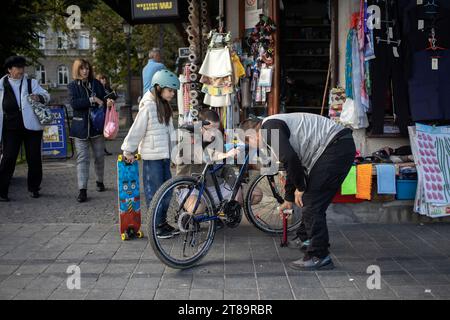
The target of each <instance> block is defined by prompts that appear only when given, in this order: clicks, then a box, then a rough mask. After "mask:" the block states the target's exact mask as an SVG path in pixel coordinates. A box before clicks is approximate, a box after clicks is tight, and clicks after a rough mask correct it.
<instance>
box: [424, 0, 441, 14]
mask: <svg viewBox="0 0 450 320" xmlns="http://www.w3.org/2000/svg"><path fill="white" fill-rule="evenodd" d="M424 7H425V8H427V9H428V10H430V11H425V13H426V14H436V13H438V8H439V5H438V4H436V0H431V1H430V0H428V2H427V3H426V4H424Z"/></svg>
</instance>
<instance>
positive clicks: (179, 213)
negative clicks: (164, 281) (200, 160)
mask: <svg viewBox="0 0 450 320" xmlns="http://www.w3.org/2000/svg"><path fill="white" fill-rule="evenodd" d="M199 194H201V201H202V203H203V212H199V213H197V214H189V213H187V212H186V211H185V210H184V206H185V204H186V200H187V199H188V198H189V197H191V196H193V195H197V197H198V195H199ZM163 212H167V223H169V224H170V225H171V226H172V227H176V228H178V229H179V230H180V234H179V235H177V236H174V237H173V238H170V239H161V238H159V237H158V235H157V225H156V221H157V217H158V215H160V214H162V213H163ZM147 221H148V223H149V225H148V234H149V239H150V243H151V246H152V248H153V250H154V252H155V253H156V255H157V256H158V258H159V259H160V260H161V261H162V262H163V263H165V264H166V265H168V266H169V267H171V268H175V269H187V268H190V267H192V266H194V265H195V264H196V263H198V262H199V261H200V260H201V259H202V258H203V257H204V256H205V255H206V254H207V252H208V251H209V249H210V247H211V245H212V243H213V241H214V235H215V228H216V220H215V217H214V212H213V206H212V201H211V197H210V195H209V193H208V191H207V190H206V189H204V190H203V191H202V190H200V188H199V186H197V180H196V179H194V178H192V177H176V178H173V179H170V180H168V181H166V182H165V183H164V184H163V185H162V186H161V188H160V189H159V190H158V191H157V192H156V194H155V196H154V197H153V199H152V202H151V204H150V209H149V211H148V220H147Z"/></svg>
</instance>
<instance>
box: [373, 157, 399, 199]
mask: <svg viewBox="0 0 450 320" xmlns="http://www.w3.org/2000/svg"><path fill="white" fill-rule="evenodd" d="M376 167H377V185H378V188H377V189H378V190H377V191H378V194H396V193H397V191H396V184H395V166H394V165H393V164H380V165H377V166H376Z"/></svg>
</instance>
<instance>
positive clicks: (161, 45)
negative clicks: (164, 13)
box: [159, 24, 164, 57]
mask: <svg viewBox="0 0 450 320" xmlns="http://www.w3.org/2000/svg"><path fill="white" fill-rule="evenodd" d="M163 48H164V25H163V24H160V25H159V50H160V52H161V57H163V56H164V54H163Z"/></svg>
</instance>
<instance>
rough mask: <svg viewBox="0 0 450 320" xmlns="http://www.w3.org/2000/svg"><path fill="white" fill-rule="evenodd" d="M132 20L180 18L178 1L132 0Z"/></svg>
mask: <svg viewBox="0 0 450 320" xmlns="http://www.w3.org/2000/svg"><path fill="white" fill-rule="evenodd" d="M131 5H132V8H131V13H132V16H133V20H136V21H138V20H145V21H147V22H148V21H151V20H163V19H173V18H179V17H180V10H179V6H178V1H175V0H172V1H161V0H132V1H131Z"/></svg>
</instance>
